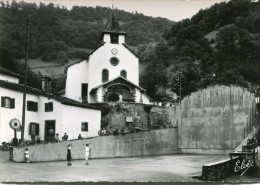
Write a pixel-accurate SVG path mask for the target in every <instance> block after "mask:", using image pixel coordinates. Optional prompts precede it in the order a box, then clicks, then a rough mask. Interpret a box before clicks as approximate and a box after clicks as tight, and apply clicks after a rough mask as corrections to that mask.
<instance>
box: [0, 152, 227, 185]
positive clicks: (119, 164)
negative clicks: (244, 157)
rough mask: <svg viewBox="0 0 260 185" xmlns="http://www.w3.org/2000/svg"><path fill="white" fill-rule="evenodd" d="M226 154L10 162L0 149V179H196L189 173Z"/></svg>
mask: <svg viewBox="0 0 260 185" xmlns="http://www.w3.org/2000/svg"><path fill="white" fill-rule="evenodd" d="M226 158H227V156H226V155H164V156H149V157H132V158H113V159H92V160H90V165H85V162H84V160H75V161H72V166H67V163H66V161H59V162H39V163H29V164H27V163H14V162H10V161H9V160H8V153H7V152H0V159H1V160H0V182H86V181H87V182H90V181H92V182H101V181H107V182H200V180H198V179H194V178H192V177H191V176H193V175H198V174H200V173H201V170H202V165H203V164H207V163H212V162H216V161H218V160H223V159H226Z"/></svg>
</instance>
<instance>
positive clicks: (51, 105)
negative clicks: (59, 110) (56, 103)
mask: <svg viewBox="0 0 260 185" xmlns="http://www.w3.org/2000/svg"><path fill="white" fill-rule="evenodd" d="M49 108H50V111H53V103H52V102H51V103H50V106H49Z"/></svg>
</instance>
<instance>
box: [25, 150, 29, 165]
mask: <svg viewBox="0 0 260 185" xmlns="http://www.w3.org/2000/svg"><path fill="white" fill-rule="evenodd" d="M24 158H25V162H26V163H29V149H28V148H25V151H24Z"/></svg>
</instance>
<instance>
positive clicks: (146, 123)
mask: <svg viewBox="0 0 260 185" xmlns="http://www.w3.org/2000/svg"><path fill="white" fill-rule="evenodd" d="M95 105H96V106H98V107H99V108H101V109H102V127H112V129H113V130H115V129H116V128H118V129H119V130H121V129H122V128H123V127H132V126H133V125H134V126H136V127H140V128H141V129H142V130H149V129H153V128H169V127H170V126H171V127H174V126H176V122H177V119H176V118H175V115H176V110H175V108H174V107H160V106H155V105H145V104H139V103H100V104H95ZM127 116H132V118H133V123H132V124H128V123H126V117H127Z"/></svg>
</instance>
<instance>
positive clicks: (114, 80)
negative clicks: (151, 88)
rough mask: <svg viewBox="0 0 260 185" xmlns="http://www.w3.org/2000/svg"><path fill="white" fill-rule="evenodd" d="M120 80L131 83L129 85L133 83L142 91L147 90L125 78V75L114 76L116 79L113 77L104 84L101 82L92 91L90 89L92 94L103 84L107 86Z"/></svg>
mask: <svg viewBox="0 0 260 185" xmlns="http://www.w3.org/2000/svg"><path fill="white" fill-rule="evenodd" d="M118 82H119V83H122V82H123V83H127V84H129V85H131V86H133V87H136V88H138V89H139V90H140V91H143V92H145V91H146V90H145V89H143V88H142V87H140V86H138V85H136V84H134V83H133V82H131V81H129V80H127V79H126V78H124V77H122V76H118V77H116V78H114V79H112V80H109V81H107V82H105V83H103V84H101V85H99V86H97V87H94V88H92V89H91V91H90V94H92V93H94V92H96V91H97V90H98V88H100V87H102V86H107V85H109V84H113V83H118Z"/></svg>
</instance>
